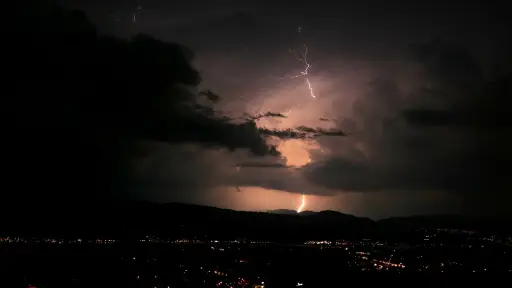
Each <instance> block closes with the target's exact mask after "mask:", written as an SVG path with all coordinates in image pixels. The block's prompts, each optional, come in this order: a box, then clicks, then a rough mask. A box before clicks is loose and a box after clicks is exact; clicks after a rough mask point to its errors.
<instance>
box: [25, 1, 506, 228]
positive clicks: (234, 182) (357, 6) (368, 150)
mask: <svg viewBox="0 0 512 288" xmlns="http://www.w3.org/2000/svg"><path fill="white" fill-rule="evenodd" d="M351 2H352V3H351ZM373 2H375V3H373ZM464 2H468V1H324V0H316V1H266V0H264V1H205V0H202V1H195V0H189V1H163V0H152V1H151V0H146V1H139V2H135V1H134V2H131V1H120V0H117V1H108V3H106V1H100V0H61V1H60V4H61V6H63V7H65V8H73V9H79V10H82V11H84V12H85V15H86V16H87V18H88V19H89V20H90V21H91V22H92V23H94V24H95V25H96V26H97V29H98V32H99V33H102V34H110V35H114V36H116V37H123V38H125V37H126V38H128V37H132V36H134V35H136V34H139V33H143V34H147V35H150V36H152V37H155V38H157V39H160V40H163V41H166V42H175V43H179V44H182V45H184V46H185V47H188V48H189V49H190V50H191V51H193V53H194V60H193V63H192V64H193V66H194V67H195V68H196V69H197V70H198V71H199V73H200V75H201V79H202V81H201V83H200V85H199V88H200V89H210V90H211V91H213V92H214V93H216V94H218V95H220V97H221V100H220V101H218V103H216V104H215V105H214V107H215V109H216V110H218V111H222V112H223V113H224V115H228V116H229V117H231V118H233V119H234V118H236V117H238V116H241V115H244V113H247V114H249V115H257V114H264V113H266V112H269V111H270V112H273V113H281V114H283V115H285V116H286V118H284V117H267V118H262V119H260V120H258V121H257V122H256V123H257V126H258V127H265V128H268V129H271V130H275V129H287V128H296V127H300V126H307V127H314V128H317V127H320V128H321V129H323V130H322V131H324V130H325V131H327V130H329V131H331V130H333V131H334V130H341V131H343V132H344V133H346V135H345V136H319V137H314V138H310V139H304V138H299V139H284V138H279V137H268V138H266V140H267V141H268V142H267V143H268V144H272V145H276V147H277V151H278V152H280V154H281V155H280V156H274V155H265V156H256V155H254V153H251V152H250V151H249V150H248V149H244V148H243V147H242V148H241V149H235V150H229V149H226V148H224V147H211V146H208V145H204V143H199V142H197V141H190V140H187V139H184V140H183V141H179V140H178V141H172V143H170V142H168V141H158V140H155V139H142V140H140V141H137V145H138V147H139V153H133V154H131V155H130V156H129V157H128V156H127V157H126V158H125V159H123V163H124V164H123V169H122V172H119V173H124V175H123V176H122V177H123V179H129V180H126V181H129V185H124V186H123V187H124V188H123V189H120V191H121V190H122V192H119V194H118V195H117V196H116V197H118V198H122V199H140V200H150V201H155V202H170V201H178V202H185V203H194V204H202V205H210V206H216V207H222V208H231V209H236V210H251V211H263V210H270V209H297V208H298V207H299V206H300V204H301V194H305V195H306V196H305V199H306V203H305V207H304V210H313V211H319V210H327V209H329V210H337V211H341V212H344V213H349V214H354V215H358V216H368V217H372V218H383V217H390V216H404V215H416V214H432V213H464V214H499V215H504V214H508V215H510V212H508V210H509V208H510V207H509V206H510V203H511V202H510V200H512V199H511V197H510V191H511V188H512V187H511V184H510V183H511V182H510V180H509V179H510V169H509V168H510V160H511V159H510V158H511V157H510V148H509V147H510V144H512V143H511V140H509V139H510V137H509V136H508V135H507V134H508V133H506V132H507V131H509V129H510V125H509V124H508V121H509V120H508V119H507V117H505V115H506V114H505V113H506V112H508V110H509V107H510V99H509V98H508V96H509V95H510V83H511V82H510V80H509V79H511V78H510V75H511V73H510V64H511V62H510V57H509V56H508V54H507V52H508V51H509V50H510V46H509V44H510V43H509V38H508V37H509V35H508V31H509V30H508V24H509V23H506V21H508V20H506V17H505V15H506V13H505V11H506V9H504V8H503V7H497V6H492V5H491V4H488V3H486V4H484V2H482V3H478V2H475V1H472V3H475V4H465V3H464ZM504 5H506V4H503V6H504ZM306 47H307V59H306V60H307V63H304V62H301V61H299V60H300V59H297V58H296V56H299V58H300V55H301V54H300V53H301V52H302V53H304V52H305V49H306ZM294 53H295V54H294ZM77 57H79V56H77ZM306 64H309V65H310V67H309V69H308V70H307V75H302V74H301V72H304V69H305V68H306ZM134 69H136V67H135V68H134ZM295 75H299V77H296V78H294V77H293V76H295ZM507 77H508V78H507ZM308 82H309V84H310V85H311V87H308ZM126 85H128V83H126ZM310 88H311V89H312V90H310ZM312 95H314V96H315V97H312ZM63 121H65V120H63ZM41 141H42V140H41ZM45 141H47V140H45ZM34 145H36V146H37V143H34ZM59 145H64V146H65V145H66V143H60V144H59ZM141 151H142V152H141ZM80 153H81V151H80V150H79V149H77V150H76V151H73V152H70V153H69V154H68V155H69V157H70V158H72V159H75V160H73V161H76V163H80V161H81V160H80V159H81V158H80V157H78V156H76V155H77V154H80ZM50 162H51V161H50ZM76 163H75V164H76ZM27 165H29V164H27ZM38 165H41V166H38V167H42V169H44V165H46V164H38ZM48 165H50V164H48ZM76 165H79V164H76ZM23 175H25V178H24V179H26V181H28V182H30V181H31V180H30V179H31V176H30V175H31V174H30V173H28V172H27V173H23ZM57 177H58V176H57ZM84 179H87V177H84ZM84 181H87V180H84ZM77 185H78V186H80V184H77ZM47 190H52V188H51V187H45V188H40V191H39V192H38V193H39V194H44V193H46V192H44V191H47ZM67 191H68V192H67V193H69V194H73V193H74V192H73V186H71V187H68V189H67ZM20 193H21V192H20ZM32 193H33V192H32ZM77 193H78V192H77ZM95 195H96V194H95ZM80 197H82V198H87V197H88V196H87V193H81V194H80ZM80 199H81V198H80ZM100 199H101V197H100Z"/></svg>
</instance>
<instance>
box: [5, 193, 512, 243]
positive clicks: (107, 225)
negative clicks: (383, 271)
mask: <svg viewBox="0 0 512 288" xmlns="http://www.w3.org/2000/svg"><path fill="white" fill-rule="evenodd" d="M4 208H5V207H4ZM9 209H10V211H14V210H13V209H15V211H18V214H13V215H16V216H14V217H12V221H3V222H2V223H0V233H2V234H16V235H37V236H42V235H46V236H62V237H67V236H70V237H71V236H73V237H75V236H76V237H97V236H105V237H107V236H108V237H115V238H132V237H135V238H140V237H144V236H145V235H156V236H161V237H170V238H192V237H197V238H201V239H204V238H207V239H237V238H249V239H261V240H273V241H287V242H290V241H291V242H295V241H299V242H300V241H304V240H311V239H353V238H361V237H371V236H375V235H376V234H377V233H395V232H396V231H402V230H403V231H406V230H410V229H417V228H460V229H462V228H464V229H476V228H479V229H482V228H487V229H490V228H493V229H497V228H500V229H501V230H502V231H505V230H506V229H508V228H510V227H511V226H510V225H509V224H510V223H506V222H502V223H500V222H496V221H494V220H493V221H484V220H482V219H474V218H468V217H462V216H454V215H433V216H415V217H404V218H390V219H384V220H380V221H374V220H371V219H369V218H362V217H356V216H353V215H348V214H343V213H340V212H336V211H321V212H312V211H307V213H306V212H303V213H300V214H297V213H296V214H295V215H287V214H275V213H267V212H243V211H235V210H229V209H220V208H215V207H208V206H199V205H191V204H182V203H166V204H155V203H150V202H132V201H126V202H104V203H100V204H98V203H93V202H76V203H73V205H66V206H59V205H58V204H57V203H55V205H54V206H48V205H44V206H42V205H41V206H40V205H37V204H31V205H22V206H19V207H13V206H12V205H10V208H9ZM4 211H6V209H4ZM489 223H491V224H493V225H489ZM507 225H508V226H507Z"/></svg>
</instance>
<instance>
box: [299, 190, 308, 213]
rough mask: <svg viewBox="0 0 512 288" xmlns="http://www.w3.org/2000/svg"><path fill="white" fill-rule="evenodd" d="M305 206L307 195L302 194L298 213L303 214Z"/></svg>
mask: <svg viewBox="0 0 512 288" xmlns="http://www.w3.org/2000/svg"><path fill="white" fill-rule="evenodd" d="M304 206H306V195H304V194H302V203H301V204H300V207H299V209H297V213H300V212H302V210H303V209H304Z"/></svg>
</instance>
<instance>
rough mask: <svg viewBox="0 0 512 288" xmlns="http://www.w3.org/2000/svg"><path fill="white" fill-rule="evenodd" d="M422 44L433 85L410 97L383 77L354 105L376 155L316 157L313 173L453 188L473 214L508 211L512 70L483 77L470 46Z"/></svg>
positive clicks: (347, 187)
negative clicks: (508, 72)
mask: <svg viewBox="0 0 512 288" xmlns="http://www.w3.org/2000/svg"><path fill="white" fill-rule="evenodd" d="M416 48H417V49H416V50H415V52H417V53H416V55H417V56H418V57H417V58H416V61H418V63H419V64H420V65H421V67H422V71H424V72H426V74H425V75H426V78H425V79H426V80H427V81H426V82H425V83H426V85H427V87H424V88H420V89H417V90H415V91H413V92H412V93H411V95H404V94H403V92H401V91H400V89H398V86H397V85H396V84H395V82H394V81H393V78H384V79H381V80H378V81H374V82H372V84H371V87H372V89H371V92H370V93H369V94H368V95H365V96H363V97H360V98H359V99H357V100H356V101H355V103H354V106H353V108H354V111H356V113H358V114H359V115H362V118H361V121H362V122H363V123H356V125H363V126H364V129H365V130H366V132H367V133H369V134H370V135H368V137H367V138H366V139H365V140H366V141H367V143H369V146H368V147H369V148H368V150H369V151H367V152H368V153H369V154H370V156H369V157H368V158H367V159H359V160H354V159H349V158H346V157H337V158H333V159H328V160H326V161H325V162H323V163H314V164H311V165H310V167H309V168H308V169H307V170H306V172H305V175H306V177H307V178H308V179H309V180H310V181H313V182H314V183H316V184H318V185H325V186H327V187H329V188H332V189H339V190H341V191H369V192H373V191H397V190H398V191H400V190H403V191H410V193H414V191H426V190H430V191H449V192H452V193H455V195H458V196H460V197H462V198H460V199H463V200H462V201H463V202H465V203H466V205H467V207H471V209H473V212H474V211H480V212H482V211H486V212H491V211H493V210H494V211H493V212H491V213H508V212H506V211H508V207H507V206H508V205H507V204H504V203H508V201H509V200H510V199H511V195H510V193H509V192H508V188H509V187H510V184H508V181H507V180H506V177H507V176H506V175H507V174H508V172H506V171H507V168H506V167H507V166H508V165H510V164H509V163H510V160H511V158H510V155H511V151H510V147H511V146H510V144H511V143H510V137H509V136H508V133H509V132H508V131H509V130H510V128H511V125H510V123H511V121H510V120H509V119H507V117H505V115H507V114H508V112H509V109H510V104H512V103H511V100H510V92H511V90H510V83H511V82H510V79H511V78H510V77H511V75H510V74H501V75H493V76H492V78H490V79H484V77H483V76H482V72H481V70H480V69H479V67H478V65H477V63H476V62H475V61H474V59H473V58H472V57H471V56H470V54H469V53H468V51H466V50H464V49H463V48H461V47H457V45H454V44H452V43H449V42H444V41H440V40H435V41H433V42H432V43H429V44H427V45H424V46H420V47H416ZM418 96H419V97H418ZM376 119H378V120H377V121H376ZM365 120H366V121H367V122H365ZM372 125H373V126H372ZM356 137H357V136H356ZM467 207H466V208H467Z"/></svg>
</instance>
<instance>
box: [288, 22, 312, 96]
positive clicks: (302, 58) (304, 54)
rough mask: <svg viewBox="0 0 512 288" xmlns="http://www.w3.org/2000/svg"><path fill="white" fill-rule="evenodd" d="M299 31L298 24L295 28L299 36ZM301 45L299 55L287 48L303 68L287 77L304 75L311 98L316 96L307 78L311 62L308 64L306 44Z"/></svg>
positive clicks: (300, 29) (292, 77)
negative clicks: (301, 49)
mask: <svg viewBox="0 0 512 288" xmlns="http://www.w3.org/2000/svg"><path fill="white" fill-rule="evenodd" d="M301 31H302V28H301V27H300V26H299V27H298V28H297V32H298V33H299V35H300V36H302V34H301ZM302 46H304V50H303V51H300V56H299V54H297V52H296V51H294V50H292V49H288V50H289V51H290V53H292V54H293V56H295V59H297V61H299V62H300V63H302V65H303V67H304V70H302V71H301V72H300V73H299V74H297V75H294V76H291V77H289V78H291V79H294V78H299V77H304V78H305V81H306V84H308V89H309V95H310V96H311V97H312V98H316V95H315V92H314V91H313V85H312V84H311V82H310V81H309V78H308V70H309V68H311V64H309V62H308V46H306V44H302Z"/></svg>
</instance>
